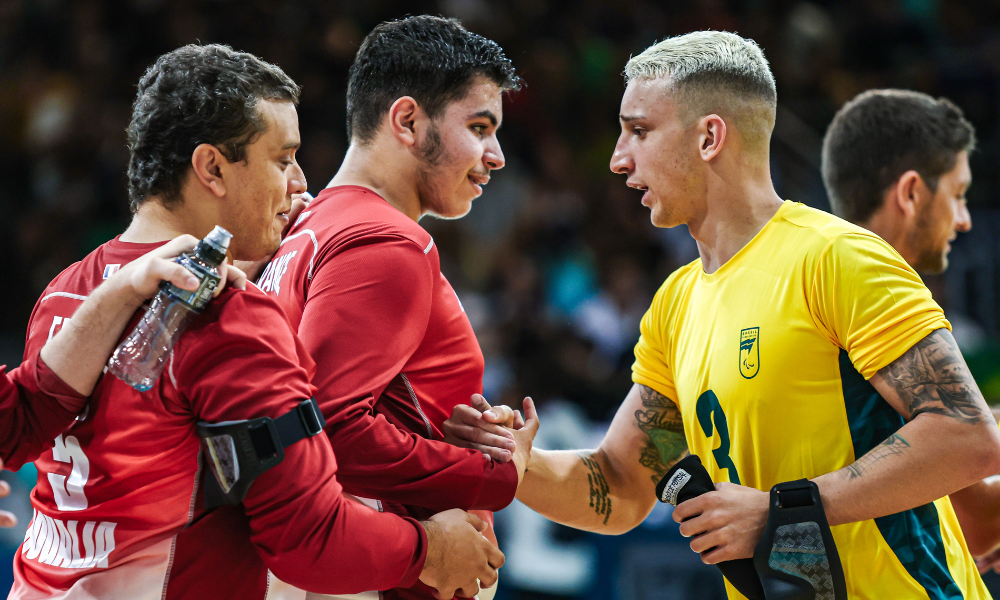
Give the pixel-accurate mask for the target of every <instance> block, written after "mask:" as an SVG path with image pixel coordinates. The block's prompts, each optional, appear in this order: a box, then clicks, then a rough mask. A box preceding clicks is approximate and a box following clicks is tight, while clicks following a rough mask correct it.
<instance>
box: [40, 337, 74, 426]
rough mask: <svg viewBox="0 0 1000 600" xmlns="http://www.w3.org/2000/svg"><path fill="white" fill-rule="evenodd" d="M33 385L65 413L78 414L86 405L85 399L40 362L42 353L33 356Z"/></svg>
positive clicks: (43, 362)
mask: <svg viewBox="0 0 1000 600" xmlns="http://www.w3.org/2000/svg"><path fill="white" fill-rule="evenodd" d="M34 362H35V365H34V366H35V368H34V372H35V384H36V385H37V386H38V391H39V392H41V393H42V394H45V395H46V396H49V397H50V398H52V399H53V400H55V401H56V402H58V403H59V405H60V406H62V407H63V408H64V409H66V410H67V411H69V412H71V413H73V414H78V413H80V412H81V411H83V408H84V407H85V406H86V405H87V397H86V396H83V395H81V394H80V393H79V392H77V391H76V390H74V389H73V388H72V387H70V385H69V384H68V383H66V382H65V381H63V380H62V379H61V378H60V377H59V376H58V375H56V374H55V372H54V371H53V370H52V369H50V368H49V366H48V365H47V364H45V361H44V360H42V353H41V351H39V353H38V354H37V355H35V361H34Z"/></svg>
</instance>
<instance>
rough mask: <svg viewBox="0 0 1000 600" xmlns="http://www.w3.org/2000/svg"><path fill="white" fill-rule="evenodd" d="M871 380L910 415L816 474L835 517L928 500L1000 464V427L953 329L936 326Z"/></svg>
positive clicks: (857, 516)
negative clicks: (836, 466) (841, 463)
mask: <svg viewBox="0 0 1000 600" xmlns="http://www.w3.org/2000/svg"><path fill="white" fill-rule="evenodd" d="M870 382H871V384H872V385H873V386H874V387H875V389H876V390H877V391H878V393H879V394H880V395H881V396H882V398H884V399H885V401H886V402H888V403H889V405H891V406H892V407H893V409H895V410H896V412H898V413H899V414H900V415H901V416H902V417H903V419H904V421H906V423H905V424H904V425H903V426H902V427H900V428H899V430H898V431H896V432H895V433H893V434H892V435H890V436H889V438H888V439H886V440H885V441H883V442H882V443H881V444H879V445H877V446H875V447H874V448H872V450H870V451H869V452H867V453H866V454H864V455H863V456H860V457H856V460H855V462H854V463H853V464H851V465H848V466H847V467H844V468H843V469H840V470H839V471H836V472H833V473H828V474H826V475H823V476H821V477H818V478H817V479H816V480H815V481H816V483H817V485H819V487H820V493H821V494H822V496H823V504H824V507H825V508H826V511H827V518H828V520H829V521H830V524H831V525H840V524H843V523H852V522H855V521H862V520H867V519H872V518H877V517H881V516H884V515H888V514H893V513H897V512H900V511H904V510H908V509H911V508H914V507H916V506H920V505H923V504H927V503H929V502H932V501H934V500H937V499H938V498H941V497H942V496H945V495H948V494H952V493H954V492H956V491H957V490H960V489H962V488H965V487H966V486H969V485H970V484H972V483H975V482H976V481H979V480H981V479H982V478H983V477H987V476H989V475H992V474H994V473H996V472H998V471H1000V431H998V430H997V425H996V421H994V419H993V416H992V415H991V414H990V411H989V408H987V406H986V402H985V401H984V400H983V396H982V394H981V393H980V391H979V388H978V387H977V386H976V382H975V380H974V379H973V378H972V375H971V374H970V373H969V368H968V366H966V364H965V360H964V359H963V358H962V353H961V352H960V351H959V349H958V345H957V344H956V343H955V338H954V337H952V335H951V332H950V331H948V330H947V329H938V330H936V331H934V332H932V333H930V334H929V335H927V337H925V338H924V339H922V340H921V341H919V342H917V343H916V344H914V345H913V346H912V347H911V348H910V349H909V350H907V351H906V352H905V353H904V354H903V355H902V356H900V357H899V358H897V359H896V360H895V361H893V362H892V363H890V364H889V365H888V366H886V367H884V368H882V369H880V370H879V371H878V372H877V373H876V374H875V375H874V376H873V377H872V378H871V380H870ZM953 500H954V499H953ZM997 508H998V509H1000V507H997ZM956 511H958V507H957V506H956Z"/></svg>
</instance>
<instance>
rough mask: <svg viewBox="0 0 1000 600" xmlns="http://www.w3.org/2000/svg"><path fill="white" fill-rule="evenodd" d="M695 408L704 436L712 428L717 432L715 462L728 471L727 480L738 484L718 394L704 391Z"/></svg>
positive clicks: (738, 480) (738, 475)
mask: <svg viewBox="0 0 1000 600" xmlns="http://www.w3.org/2000/svg"><path fill="white" fill-rule="evenodd" d="M695 410H696V412H697V413H698V423H700V424H701V430H702V431H704V432H705V436H706V437H712V432H713V429H714V430H717V431H718V432H719V447H718V448H716V449H715V450H712V455H713V456H715V464H716V465H718V467H719V468H720V469H726V470H728V471H729V481H731V482H732V483H735V484H736V485H740V474H739V473H738V472H737V471H736V464H734V463H733V459H732V458H730V456H729V422H728V421H726V413H724V412H722V405H720V404H719V398H718V396H716V395H715V392H713V391H712V390H708V391H706V392H705V393H704V394H702V395H701V396H698V404H697V405H696V406H695ZM713 425H714V427H713Z"/></svg>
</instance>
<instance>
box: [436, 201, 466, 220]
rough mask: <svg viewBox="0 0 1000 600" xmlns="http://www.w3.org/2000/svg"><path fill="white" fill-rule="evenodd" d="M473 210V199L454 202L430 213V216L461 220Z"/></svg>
mask: <svg viewBox="0 0 1000 600" xmlns="http://www.w3.org/2000/svg"><path fill="white" fill-rule="evenodd" d="M471 210H472V198H469V199H467V200H454V201H452V202H449V203H447V204H445V205H442V206H440V207H438V208H437V209H436V210H432V211H430V214H432V215H434V216H435V217H437V218H439V219H461V218H462V217H464V216H465V215H467V214H469V211H471Z"/></svg>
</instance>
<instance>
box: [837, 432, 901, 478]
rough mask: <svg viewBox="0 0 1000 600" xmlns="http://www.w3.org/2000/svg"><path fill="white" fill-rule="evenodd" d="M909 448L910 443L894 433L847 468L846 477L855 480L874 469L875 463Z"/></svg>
mask: <svg viewBox="0 0 1000 600" xmlns="http://www.w3.org/2000/svg"><path fill="white" fill-rule="evenodd" d="M909 447H910V442H908V441H906V439H905V438H903V436H901V435H899V434H898V433H894V434H892V435H890V436H889V438H888V439H886V440H885V441H884V442H882V443H881V444H879V445H878V446H875V447H874V448H872V449H871V450H870V451H869V452H868V454H865V455H864V456H862V457H861V458H859V459H858V460H856V461H855V462H854V464H853V465H849V466H847V467H846V471H847V476H848V477H849V478H851V479H857V478H858V477H861V476H862V475H864V474H865V472H867V471H868V470H870V469H871V468H872V467H874V466H875V463H877V462H880V461H882V460H883V459H885V458H888V457H890V456H896V455H897V454H902V453H903V452H905V451H906V449H907V448H909Z"/></svg>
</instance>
